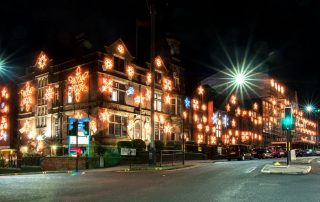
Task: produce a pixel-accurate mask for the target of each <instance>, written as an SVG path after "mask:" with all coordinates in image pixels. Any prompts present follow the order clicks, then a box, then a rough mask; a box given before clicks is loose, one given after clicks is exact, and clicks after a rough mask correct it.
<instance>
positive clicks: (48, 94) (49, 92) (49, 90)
mask: <svg viewBox="0 0 320 202" xmlns="http://www.w3.org/2000/svg"><path fill="white" fill-rule="evenodd" d="M53 95H54V91H53V88H52V87H51V86H49V87H48V88H47V89H46V92H45V94H44V99H45V100H47V101H50V100H52V99H53Z"/></svg>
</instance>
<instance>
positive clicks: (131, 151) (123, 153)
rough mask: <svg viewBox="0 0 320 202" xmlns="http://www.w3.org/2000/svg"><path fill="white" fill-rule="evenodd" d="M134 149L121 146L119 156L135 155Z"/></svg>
mask: <svg viewBox="0 0 320 202" xmlns="http://www.w3.org/2000/svg"><path fill="white" fill-rule="evenodd" d="M136 154H137V153H136V149H131V148H121V156H136Z"/></svg>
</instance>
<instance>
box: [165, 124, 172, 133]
mask: <svg viewBox="0 0 320 202" xmlns="http://www.w3.org/2000/svg"><path fill="white" fill-rule="evenodd" d="M171 130H172V126H171V125H170V123H167V125H165V126H164V129H163V131H164V132H165V133H168V134H169V133H171Z"/></svg>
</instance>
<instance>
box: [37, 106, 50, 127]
mask: <svg viewBox="0 0 320 202" xmlns="http://www.w3.org/2000/svg"><path fill="white" fill-rule="evenodd" d="M36 113H37V114H36V115H37V118H36V124H37V125H36V126H37V128H41V127H46V125H47V114H48V111H47V106H46V105H44V106H38V107H37V111H36Z"/></svg>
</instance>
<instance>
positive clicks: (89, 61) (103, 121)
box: [18, 39, 184, 155]
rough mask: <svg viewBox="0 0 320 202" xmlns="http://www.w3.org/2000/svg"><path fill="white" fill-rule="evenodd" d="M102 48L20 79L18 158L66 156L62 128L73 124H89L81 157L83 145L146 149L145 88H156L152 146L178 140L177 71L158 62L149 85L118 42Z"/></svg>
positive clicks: (147, 110) (179, 90)
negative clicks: (135, 144)
mask: <svg viewBox="0 0 320 202" xmlns="http://www.w3.org/2000/svg"><path fill="white" fill-rule="evenodd" d="M105 48H106V49H105V51H104V52H95V53H92V54H89V55H86V56H83V57H82V58H80V59H77V60H76V59H74V60H70V61H67V62H63V63H61V64H54V63H53V62H50V63H46V65H44V63H45V62H47V61H51V60H50V58H46V59H41V61H42V62H41V67H42V68H38V66H39V62H37V64H36V65H35V66H33V67H31V69H30V71H29V72H30V74H28V75H24V76H23V77H22V81H23V82H21V84H20V91H19V92H20V94H19V98H20V99H19V103H20V110H19V113H18V122H19V123H18V130H19V133H20V135H21V137H22V147H21V148H22V149H23V150H21V152H28V153H32V152H35V153H42V154H45V155H47V154H50V152H52V149H51V147H52V145H54V146H55V148H57V151H58V152H57V155H62V154H67V153H68V152H70V148H71V147H74V138H73V137H70V138H69V137H68V129H70V128H68V127H70V123H71V122H73V121H74V119H75V118H77V119H79V120H84V122H86V121H89V122H90V124H89V127H90V134H89V135H90V136H91V138H82V137H81V138H80V139H79V147H81V148H82V152H87V151H88V150H89V145H88V144H89V141H95V142H97V143H99V144H114V143H116V142H118V141H120V140H131V139H142V140H144V141H146V143H147V144H148V143H149V141H150V135H151V131H150V125H151V122H150V106H151V103H150V96H151V93H150V86H149V85H150V82H155V84H156V85H155V101H154V103H153V104H154V106H155V140H161V141H163V142H167V141H169V140H180V138H181V137H180V134H181V129H180V128H181V115H180V114H181V103H182V95H181V94H182V93H183V90H184V85H183V82H184V81H183V79H182V77H181V76H182V73H183V72H182V71H183V70H182V68H181V67H180V66H179V65H177V64H173V62H172V61H171V59H170V57H168V58H161V56H158V57H157V60H156V61H155V63H156V64H155V65H156V75H155V78H154V80H152V79H151V78H150V76H149V74H148V73H149V72H150V71H149V67H148V64H147V65H145V66H139V65H137V64H135V63H134V57H133V56H132V55H131V54H130V52H129V50H128V49H127V47H126V46H125V44H124V43H123V41H122V40H121V39H119V40H117V41H116V42H114V43H113V44H111V45H110V46H105ZM41 55H45V53H44V52H41ZM41 55H40V56H39V57H42V56H41ZM37 61H39V60H37ZM174 62H175V61H174ZM169 126H170V127H169ZM80 133H82V131H80V132H79V133H78V134H80ZM79 137H80V135H79ZM70 142H71V143H70ZM70 144H71V146H70ZM72 145H73V146H72ZM61 148H63V149H61ZM68 149H69V151H68ZM71 149H74V148H71Z"/></svg>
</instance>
